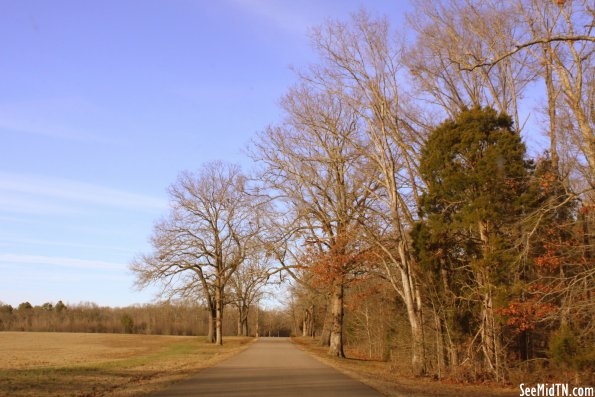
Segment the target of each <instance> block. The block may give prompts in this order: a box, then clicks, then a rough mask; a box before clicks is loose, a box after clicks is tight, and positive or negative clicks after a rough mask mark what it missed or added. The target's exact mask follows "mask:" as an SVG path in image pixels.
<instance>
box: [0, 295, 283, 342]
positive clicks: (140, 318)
mask: <svg viewBox="0 0 595 397" xmlns="http://www.w3.org/2000/svg"><path fill="white" fill-rule="evenodd" d="M226 318H227V319H228V320H229V321H228V322H227V323H226V326H225V327H224V328H223V333H224V335H241V336H246V335H255V334H256V332H260V334H262V335H266V336H290V333H291V323H290V321H289V320H288V317H287V315H286V314H285V313H282V312H280V311H279V310H276V309H267V308H263V307H259V308H258V310H256V308H254V311H253V313H250V316H249V318H243V317H240V316H239V315H238V312H237V310H235V309H234V308H232V307H229V308H227V309H226ZM208 327H209V320H208V308H207V307H205V306H201V305H198V304H197V303H196V302H160V303H154V304H144V305H133V306H128V307H116V308H113V307H104V306H98V305H97V304H95V303H91V302H84V303H78V304H68V305H66V304H64V303H63V302H62V301H58V302H56V303H55V304H54V303H51V302H46V303H44V304H42V305H39V306H33V305H31V303H29V302H22V303H20V304H19V305H18V306H17V307H13V306H11V305H8V304H2V303H1V302H0V331H25V332H90V333H126V334H145V335H181V336H204V335H207V334H208ZM242 327H245V328H242Z"/></svg>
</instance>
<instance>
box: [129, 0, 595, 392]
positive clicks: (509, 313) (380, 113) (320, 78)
mask: <svg viewBox="0 0 595 397" xmlns="http://www.w3.org/2000/svg"><path fill="white" fill-rule="evenodd" d="M413 3H414V5H415V11H414V12H413V13H412V14H411V15H409V30H408V31H403V30H402V31H400V32H395V31H393V30H392V29H391V27H390V23H389V21H388V20H387V19H386V18H373V17H371V16H370V15H368V14H367V13H366V12H364V11H362V12H360V13H358V14H356V15H354V16H353V17H352V19H351V20H349V21H329V22H327V23H326V24H324V25H323V26H320V27H318V28H316V29H314V30H313V33H312V44H313V47H314V49H315V50H316V52H317V53H318V62H317V63H315V64H313V65H310V67H309V68H308V69H306V70H303V71H299V72H298V75H297V82H296V84H295V85H293V86H292V87H291V88H289V89H288V91H287V93H286V94H285V95H284V96H283V98H282V100H281V107H282V110H283V115H284V118H283V120H282V121H280V122H278V123H276V124H272V125H270V126H268V127H267V128H266V129H265V130H264V131H263V132H262V133H260V134H259V135H258V137H256V138H255V139H254V140H253V142H252V143H251V145H250V147H249V149H248V151H249V153H250V156H251V158H252V159H253V160H254V162H255V164H257V170H256V171H255V172H254V173H253V174H251V175H249V176H248V175H246V174H244V173H243V172H242V171H241V170H240V168H239V167H238V166H236V165H232V164H227V163H223V162H213V163H208V164H204V165H203V167H202V168H201V170H200V171H199V172H197V173H190V172H184V173H182V174H181V175H180V177H179V178H178V180H177V181H176V182H175V183H174V184H172V186H171V187H170V190H169V193H170V202H171V210H170V212H169V214H168V215H167V216H166V217H164V218H163V220H161V221H159V222H158V223H157V225H156V226H155V228H154V231H153V236H152V245H153V250H152V252H151V253H149V254H144V255H140V256H138V257H137V258H136V259H135V260H134V261H133V262H132V264H131V269H132V270H133V271H134V272H135V274H136V275H137V280H138V285H139V286H140V287H143V286H146V285H148V284H153V283H155V284H158V285H161V286H162V287H163V294H165V295H167V296H170V297H173V296H181V297H184V298H191V299H195V300H196V301H198V302H200V303H201V304H202V305H204V306H206V307H207V308H208V310H207V312H208V314H209V315H208V319H209V326H208V335H209V337H210V338H211V339H212V340H213V341H214V342H216V343H219V344H220V343H223V339H222V335H223V331H222V330H223V324H224V322H223V318H224V308H225V307H226V306H228V305H230V304H231V305H234V306H235V307H236V310H237V313H238V316H239V318H242V316H245V315H248V313H250V308H251V307H252V306H253V305H254V303H255V302H257V301H258V299H260V297H261V294H262V291H263V288H264V286H265V285H266V284H267V282H270V281H271V280H277V277H278V278H279V280H280V281H283V280H284V279H285V278H287V277H289V278H290V279H291V280H292V285H293V286H292V289H291V299H290V302H289V305H288V311H289V313H290V315H291V316H290V317H291V321H292V328H293V331H294V332H297V331H300V332H301V333H302V334H303V335H308V336H318V337H319V338H320V340H321V343H323V344H325V345H328V346H329V354H331V355H333V356H336V357H345V349H344V346H345V344H348V345H350V346H365V347H367V352H368V355H369V356H370V357H372V356H381V357H383V358H386V357H387V355H388V356H390V355H392V354H393V353H394V354H396V355H398V356H399V357H401V358H406V359H407V361H408V362H409V370H410V371H411V372H412V373H413V374H415V375H418V376H421V375H435V376H439V377H442V376H454V375H457V374H458V375H460V376H461V377H464V378H465V379H492V380H496V381H506V380H507V379H510V373H511V371H512V370H513V369H515V368H520V369H521V370H523V371H533V370H536V369H538V368H544V367H547V368H550V369H552V370H553V371H554V370H555V369H560V368H562V369H564V370H567V371H571V372H573V373H575V374H581V373H582V374H588V373H589V371H592V369H593V364H594V361H595V350H594V348H593V346H595V344H594V343H593V342H594V329H593V322H592V319H593V317H594V316H593V314H594V311H595V310H594V306H593V302H594V300H593V292H594V291H593V290H594V286H595V284H594V277H595V266H594V256H593V255H594V253H593V250H594V237H593V230H594V227H595V193H594V188H595V134H594V132H593V127H594V126H595V110H594V107H593V103H594V102H595V73H593V71H594V70H595V65H594V60H593V53H594V49H595V48H594V44H593V43H594V42H595V39H594V38H593V35H592V29H593V26H594V24H593V21H594V18H595V11H594V9H593V7H592V5H590V4H589V2H588V1H572V2H571V1H550V0H515V1H507V2H504V1H488V2H485V1H468V0H444V1H438V2H437V1H431V0H415V1H414V2H413ZM405 33H409V34H410V35H412V37H411V38H406V37H405ZM535 92H539V93H540V94H535ZM535 95H541V97H542V101H541V102H542V103H539V104H536V102H535V101H534V97H535ZM527 109H529V112H530V113H531V114H533V115H535V114H537V115H539V117H540V118H541V120H542V122H541V123H533V124H527V122H526V121H527V119H526V117H527V112H528V110H527ZM540 133H541V134H543V135H545V136H546V137H547V142H548V143H547V145H546V146H547V149H544V150H543V151H542V152H541V153H538V154H537V155H534V156H530V155H529V154H528V152H527V147H526V144H527V143H531V144H534V143H535V142H536V141H537V140H538V134H540ZM387 306H388V307H387ZM240 327H243V326H240ZM346 327H347V328H346ZM404 327H405V328H404ZM396 348H398V351H396V350H395V349H396ZM401 361H402V360H401Z"/></svg>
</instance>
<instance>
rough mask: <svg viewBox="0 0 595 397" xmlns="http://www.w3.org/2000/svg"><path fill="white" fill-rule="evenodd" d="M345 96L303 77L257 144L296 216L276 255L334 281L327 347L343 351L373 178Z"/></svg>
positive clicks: (266, 172) (273, 185) (273, 186)
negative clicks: (347, 293)
mask: <svg viewBox="0 0 595 397" xmlns="http://www.w3.org/2000/svg"><path fill="white" fill-rule="evenodd" d="M344 99H345V98H344V97H343V96H339V95H335V94H334V92H332V91H329V90H321V89H320V88H319V87H316V86H315V85H312V84H309V82H308V81H306V80H302V84H301V85H300V86H297V87H295V88H293V89H291V90H290V91H289V93H288V94H287V95H286V96H285V97H284V99H283V102H282V106H283V109H284V110H285V114H286V120H285V122H284V123H282V124H281V125H279V126H273V127H270V128H268V129H267V130H266V131H265V132H264V133H263V134H261V136H260V137H259V139H258V140H257V142H256V143H255V146H256V148H255V151H254V152H255V153H254V157H255V158H256V159H257V160H259V161H262V162H263V163H264V168H263V173H262V178H263V180H264V182H265V184H266V185H267V187H268V188H269V189H270V190H271V191H272V192H273V194H276V195H277V196H278V197H279V198H280V201H281V204H280V206H281V207H282V208H284V209H285V210H286V211H287V212H288V213H289V218H288V219H291V222H290V223H289V224H290V225H291V226H290V229H291V230H290V231H288V232H287V233H286V235H287V236H288V237H290V239H292V240H293V245H292V249H289V248H288V246H287V245H285V248H284V249H283V253H282V254H278V255H277V258H278V259H279V260H280V261H281V262H283V264H284V265H285V267H286V268H287V269H291V268H294V269H295V268H302V269H303V268H309V269H311V270H312V271H317V272H318V275H319V276H320V277H322V278H325V279H326V280H327V282H328V283H329V285H330V286H331V294H330V295H331V308H332V325H331V332H330V349H329V353H330V354H332V355H334V356H337V357H343V356H344V352H343V294H344V288H345V286H346V285H347V283H348V282H349V279H350V274H351V272H352V270H353V269H354V267H356V266H357V263H356V261H355V256H356V255H357V252H359V249H360V248H361V247H358V246H357V244H356V243H355V240H357V238H358V237H357V233H356V232H355V230H356V229H357V225H359V224H360V223H361V222H362V221H363V218H364V217H365V213H366V206H367V203H368V199H369V197H370V191H371V189H372V188H371V185H372V184H373V181H371V179H370V178H369V174H368V173H364V172H362V171H361V169H362V164H361V163H362V162H363V156H362V155H361V154H360V153H359V152H358V151H356V150H354V149H353V146H352V145H351V142H352V141H354V140H358V139H359V137H358V133H359V128H358V117H357V115H356V114H355V113H354V112H353V110H352V109H351V108H350V107H349V106H348V105H347V104H346V103H345V101H344ZM347 240H349V241H347ZM338 257H341V258H342V259H346V258H350V259H347V260H338V261H335V260H334V259H337V258H338ZM293 274H296V273H295V272H293Z"/></svg>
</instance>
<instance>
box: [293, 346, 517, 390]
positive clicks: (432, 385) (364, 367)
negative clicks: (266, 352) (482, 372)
mask: <svg viewBox="0 0 595 397" xmlns="http://www.w3.org/2000/svg"><path fill="white" fill-rule="evenodd" d="M292 340H293V341H294V342H295V343H296V344H297V345H298V347H300V348H301V349H303V350H305V351H307V352H309V353H311V354H312V355H313V356H314V357H315V358H317V359H318V360H319V361H322V362H323V363H325V364H327V365H330V366H332V367H334V368H336V369H338V370H339V371H341V372H343V373H345V374H347V375H349V376H351V377H353V378H355V379H357V380H359V381H360V382H362V383H364V384H366V385H368V386H370V387H372V388H374V389H376V390H378V391H379V392H381V393H382V394H384V395H386V396H390V397H405V396H407V397H427V396H441V397H455V396H461V397H467V396H469V397H470V396H485V397H509V396H510V397H512V396H518V395H519V391H518V389H510V388H507V389H506V388H499V387H494V386H484V385H457V384H448V383H443V382H439V381H433V380H430V379H424V378H421V379H420V378H409V377H401V376H397V375H395V373H394V371H393V370H391V368H390V364H389V363H387V362H382V361H369V360H362V359H349V358H348V359H343V360H340V359H337V358H333V357H330V356H328V355H327V350H328V349H327V348H326V347H322V346H320V345H319V343H318V341H316V340H314V339H312V338H301V337H300V338H292ZM346 354H347V356H349V352H348V351H347V352H346Z"/></svg>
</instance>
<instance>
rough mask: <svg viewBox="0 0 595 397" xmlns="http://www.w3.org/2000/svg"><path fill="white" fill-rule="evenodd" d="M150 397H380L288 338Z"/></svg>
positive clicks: (261, 343)
mask: <svg viewBox="0 0 595 397" xmlns="http://www.w3.org/2000/svg"><path fill="white" fill-rule="evenodd" d="M151 396H152V397H194V396H197V397H198V396H200V397H211V396H212V397H215V396H216V397H245V396H255V397H256V396H258V397H273V396H274V397H293V396H295V397H298V396H299V397H305V396H320V397H334V396H337V397H339V396H340V397H381V396H382V395H381V394H380V393H378V392H377V391H375V390H373V389H372V388H370V387H368V386H366V385H363V384H362V383H359V382H358V381H356V380H354V379H352V378H350V377H348V376H346V375H343V374H342V373H341V372H339V371H337V370H335V369H333V368H331V367H328V366H326V365H324V364H322V363H320V362H319V361H317V360H315V359H314V358H312V357H310V356H309V355H308V354H307V353H305V352H303V351H301V350H298V349H297V348H296V347H295V346H294V345H293V344H292V343H291V341H290V340H289V339H288V338H260V339H259V340H258V341H257V342H255V343H254V344H252V346H250V347H249V348H248V349H246V350H245V351H243V352H242V353H240V354H238V355H237V356H234V357H232V358H230V359H229V360H226V361H224V362H222V363H220V364H219V365H217V366H215V367H212V368H208V369H205V370H204V371H202V372H200V373H199V374H198V375H197V376H195V377H193V378H191V379H189V380H186V381H183V382H180V383H178V384H176V385H174V386H173V387H171V388H170V389H167V390H165V391H162V392H160V393H156V394H152V395H151Z"/></svg>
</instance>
